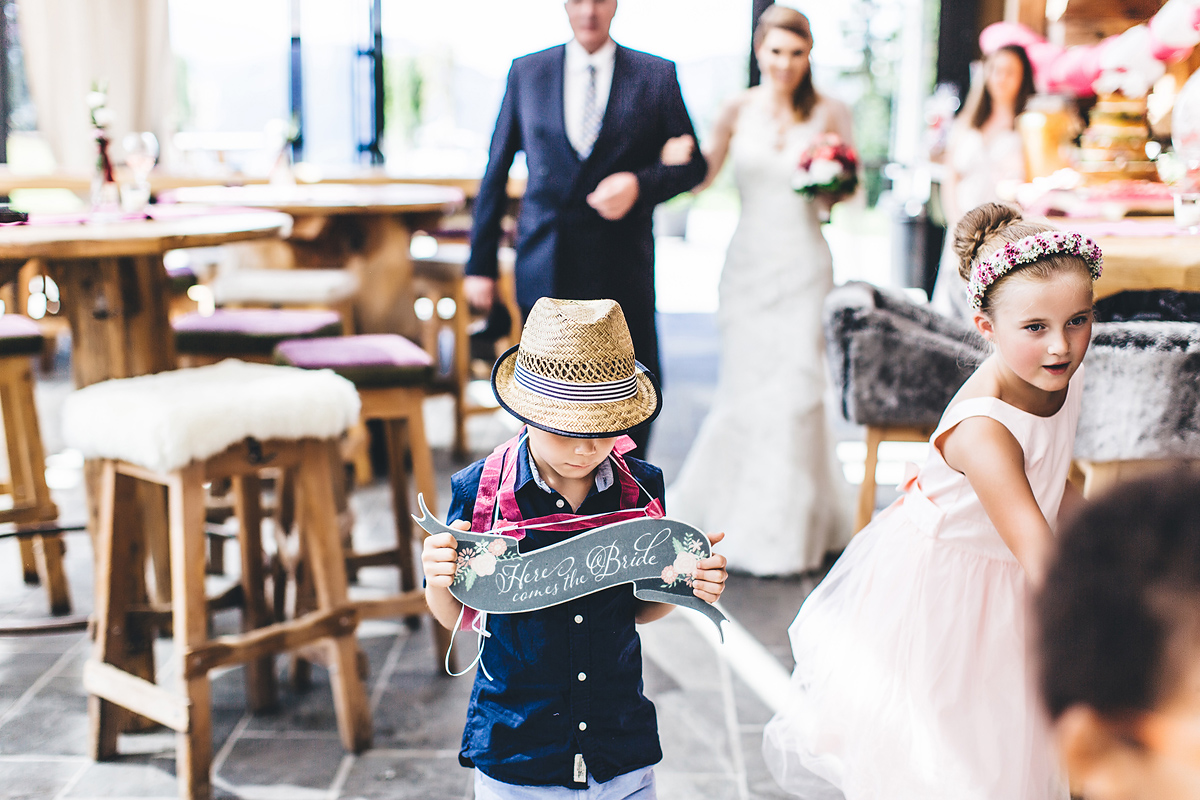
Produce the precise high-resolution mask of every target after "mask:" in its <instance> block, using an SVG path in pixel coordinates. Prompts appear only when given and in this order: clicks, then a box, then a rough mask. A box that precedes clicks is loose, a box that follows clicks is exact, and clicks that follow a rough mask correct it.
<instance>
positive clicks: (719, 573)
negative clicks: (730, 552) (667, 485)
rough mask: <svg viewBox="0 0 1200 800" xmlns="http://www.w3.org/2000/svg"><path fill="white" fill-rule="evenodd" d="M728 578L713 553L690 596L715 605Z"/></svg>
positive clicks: (699, 568)
mask: <svg viewBox="0 0 1200 800" xmlns="http://www.w3.org/2000/svg"><path fill="white" fill-rule="evenodd" d="M706 535H707V536H708V542H709V544H716V543H717V542H719V541H721V540H722V539H724V538H725V534H724V532H719V533H709V534H706ZM426 541H428V540H426ZM728 577H729V573H727V572H726V571H725V556H723V555H721V554H720V553H713V554H712V555H711V556H709V557H708V558H702V559H700V560H699V561H698V562H696V578H695V580H694V581H693V582H692V594H694V595H696V597H699V598H700V599H701V600H703V601H704V602H706V603H715V602H717V601H718V600H720V599H721V592H723V591H725V579H726V578H728Z"/></svg>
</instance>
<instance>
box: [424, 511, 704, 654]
mask: <svg viewBox="0 0 1200 800" xmlns="http://www.w3.org/2000/svg"><path fill="white" fill-rule="evenodd" d="M417 502H418V504H419V505H420V507H421V516H420V517H417V516H416V515H414V516H413V519H414V520H416V521H417V524H418V525H420V526H421V527H422V528H424V529H425V530H426V531H427V532H428V533H431V534H434V533H450V534H452V535H453V536H454V538H455V539H456V540H457V541H458V570H457V572H456V574H455V576H454V583H453V584H452V585H451V586H450V594H452V595H454V597H456V598H457V599H458V600H459V601H460V602H461V603H462V604H463V605H465V606H468V607H470V608H474V609H478V610H479V611H486V612H488V613H489V614H515V613H519V612H522V611H536V610H538V609H542V608H549V607H550V606H556V605H559V604H560V603H566V602H568V601H570V600H575V599H576V598H579V597H583V596H585V595H589V594H592V593H593V592H598V591H600V590H602V589H608V588H610V587H613V586H620V585H621V584H624V583H631V584H633V595H634V597H636V598H638V599H639V600H646V601H650V602H655V603H671V604H673V605H677V606H685V607H687V608H692V609H695V610H696V611H699V612H700V613H702V614H704V615H705V616H706V617H708V618H709V619H711V620H712V621H713V623H714V624H715V625H716V626H717V630H718V631H720V629H721V622H722V621H723V620H724V619H725V615H724V614H722V613H721V612H720V611H719V610H718V609H716V608H714V607H713V606H711V605H710V604H708V603H706V602H704V601H703V600H701V599H700V598H699V597H696V595H694V594H692V582H693V580H694V578H695V573H696V563H697V562H698V561H700V559H703V558H707V557H708V556H710V555H711V554H712V548H711V546H710V545H709V543H708V537H706V536H705V535H704V534H703V533H701V532H700V531H698V530H696V529H695V528H693V527H692V526H691V525H686V524H684V523H682V522H677V521H675V520H672V519H651V518H649V517H642V518H640V519H632V520H627V521H625V522H615V523H613V524H611V525H605V526H603V527H600V528H595V529H593V530H590V531H587V532H584V533H580V534H576V535H575V536H572V537H570V538H569V539H566V540H564V541H561V542H559V543H557V544H552V545H549V546H548V547H543V548H540V549H538V550H534V551H532V552H529V553H521V552H519V551H518V549H517V539H515V538H513V537H511V536H505V535H503V534H500V535H496V534H490V533H474V532H472V531H458V530H454V529H453V528H449V527H447V526H445V525H443V524H442V523H441V522H439V521H438V520H437V519H435V518H434V517H433V515H432V514H431V513H430V512H429V509H428V508H426V506H425V499H424V498H423V497H420V496H418V497H417ZM722 638H723V636H722Z"/></svg>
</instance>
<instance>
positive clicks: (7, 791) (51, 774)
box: [0, 761, 86, 800]
mask: <svg viewBox="0 0 1200 800" xmlns="http://www.w3.org/2000/svg"><path fill="white" fill-rule="evenodd" d="M85 767H86V764H81V763H78V762H74V761H16V762H13V761H0V800H45V798H47V797H54V796H55V795H56V794H58V793H59V792H61V791H62V790H63V789H64V788H65V787H66V786H67V784H68V783H69V782H70V781H71V779H72V778H74V777H75V776H76V775H78V774H79V771H80V770H82V769H84V768H85Z"/></svg>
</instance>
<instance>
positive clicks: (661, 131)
mask: <svg viewBox="0 0 1200 800" xmlns="http://www.w3.org/2000/svg"><path fill="white" fill-rule="evenodd" d="M565 54H566V47H565V46H563V45H559V46H558V47H552V48H550V49H548V50H543V51H541V52H538V53H532V54H530V55H527V56H523V57H521V58H518V59H516V60H515V61H513V64H512V68H511V69H510V70H509V73H508V88H507V90H506V91H505V94H504V102H503V103H502V104H501V106H500V115H499V119H498V120H497V121H496V131H495V133H494V134H493V135H492V145H491V152H490V154H489V158H488V165H487V170H486V172H485V173H484V176H483V180H482V182H481V183H480V187H479V195H478V196H477V197H476V199H475V211H474V215H475V216H474V224H473V226H472V231H471V257H470V261H469V262H468V264H467V269H466V272H467V274H468V275H483V276H487V277H495V276H496V271H497V265H496V249H497V247H498V245H499V240H500V219H501V217H502V215H503V213H504V208H505V203H506V199H507V196H506V191H505V190H506V187H507V184H508V171H509V168H510V167H511V166H512V162H513V157H514V156H515V155H516V154H517V152H518V151H522V150H523V151H525V159H526V163H527V164H528V167H529V179H528V183H527V184H526V187H525V196H524V198H523V199H522V201H521V212H520V215H519V217H518V219H517V264H516V278H517V301H518V302H519V303H520V305H521V306H523V307H524V308H526V309H528V308H531V307H532V306H533V304H534V303H535V302H536V301H537V300H538V298H540V297H558V298H565V299H575V300H595V299H601V298H611V299H613V300H616V301H617V302H618V303H620V304H621V307H622V310H623V311H624V312H625V318H626V320H627V321H628V322H629V328H630V334H631V335H632V337H633V342H634V347H635V349H636V350H637V356H638V359H639V360H640V361H642V363H643V364H645V365H646V366H647V367H649V368H650V369H651V370H652V371H654V372H656V373H657V372H658V371H659V369H658V342H657V336H656V334H655V330H654V234H653V230H652V226H651V215H652V213H653V211H654V207H655V206H656V205H658V204H659V203H661V202H663V201H664V200H668V199H670V198H671V197H674V196H675V195H677V194H679V193H680V192H684V191H687V190H688V189H690V188H692V187H693V186H695V185H696V184H698V183H699V182H700V181H701V180H703V179H704V175H705V172H706V170H707V165H706V163H705V161H704V157H703V156H702V155H701V154H700V149H699V146H698V145H697V147H696V149H695V150H694V152H693V155H692V160H691V161H690V162H689V163H687V164H682V165H679V166H671V167H668V166H664V165H663V164H662V162H661V161H660V160H659V154H660V151H661V150H662V146H663V144H664V143H665V142H666V141H667V139H670V138H671V137H674V136H680V135H683V134H690V135H691V136H693V137H694V136H695V135H696V133H695V130H694V129H693V128H692V122H691V120H690V119H689V118H688V113H687V109H686V108H685V107H684V105H683V95H682V94H681V93H680V90H679V80H678V78H677V77H676V75H675V65H674V63H672V62H670V61H667V60H666V59H663V58H659V57H657V56H652V55H649V54H648V53H642V52H639V51H637V50H630V49H629V48H627V47H621V46H618V47H617V49H616V54H615V56H614V60H613V78H612V89H611V90H610V92H609V100H608V107H607V108H606V109H605V112H604V119H603V122H602V124H601V128H600V133H599V135H598V137H597V138H596V143H595V145H594V146H593V148H592V152H591V153H590V154H589V155H588V157H587V158H586V159H583V160H580V158H579V155H578V154H577V153H576V152H575V149H574V148H573V147H571V143H570V141H569V140H568V139H567V133H566V124H565V122H564V119H563V62H564V59H565ZM615 172H632V173H634V174H636V175H637V179H638V192H639V195H638V200H637V203H636V204H635V205H634V207H633V209H632V210H631V211H630V212H629V213H628V214H627V215H626V216H625V217H623V218H622V219H619V220H615V221H611V222H610V221H608V220H605V219H604V218H602V217H601V216H600V215H599V214H597V213H596V211H595V210H594V209H592V208H591V206H589V205H588V204H587V200H586V198H587V195H588V194H589V193H591V192H592V191H593V190H594V189H595V188H596V185H597V184H598V183H600V181H601V180H603V179H604V178H605V177H607V176H609V175H611V174H613V173H615Z"/></svg>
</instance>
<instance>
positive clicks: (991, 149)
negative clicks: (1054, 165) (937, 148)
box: [950, 128, 1025, 214]
mask: <svg viewBox="0 0 1200 800" xmlns="http://www.w3.org/2000/svg"><path fill="white" fill-rule="evenodd" d="M950 166H951V168H952V169H953V170H954V171H955V172H956V173H957V174H958V188H957V192H956V196H955V200H956V201H957V203H958V208H959V213H963V214H965V213H966V212H967V211H970V210H971V209H972V208H975V206H978V205H981V204H983V203H990V202H994V201H996V200H999V199H1000V197H999V195H998V193H997V187H999V186H1000V185H1001V184H1004V183H1013V184H1016V183H1021V182H1022V181H1024V180H1025V151H1024V147H1023V145H1022V143H1021V134H1019V133H1017V132H1016V131H996V132H994V133H990V134H988V136H986V137H985V136H984V135H983V132H982V131H980V130H978V129H977V128H967V129H966V130H964V131H963V132H962V133H961V134H960V135H959V136H958V137H957V139H956V141H955V144H954V148H953V149H952V151H951V163H950Z"/></svg>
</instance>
